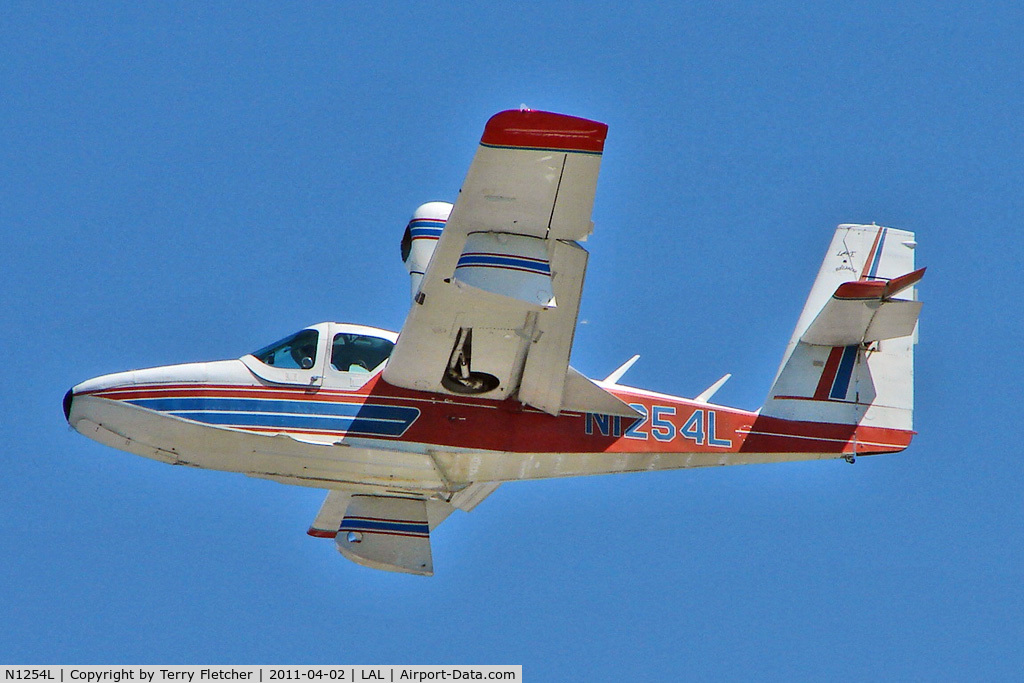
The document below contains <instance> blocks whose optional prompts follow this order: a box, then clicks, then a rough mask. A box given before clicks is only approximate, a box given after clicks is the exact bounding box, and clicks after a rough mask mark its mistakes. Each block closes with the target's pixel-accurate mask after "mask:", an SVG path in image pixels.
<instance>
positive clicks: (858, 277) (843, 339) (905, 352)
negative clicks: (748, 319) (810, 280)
mask: <svg viewBox="0 0 1024 683" xmlns="http://www.w3.org/2000/svg"><path fill="white" fill-rule="evenodd" d="M916 246H917V243H916V242H915V241H914V233H912V232H907V231H905V230H896V229H894V228H884V227H879V226H876V225H840V226H839V227H838V228H837V229H836V232H835V236H834V237H833V238H832V244H831V245H830V246H829V250H828V253H827V254H826V255H825V260H824V262H823V263H822V264H821V270H819V271H818V277H817V279H816V280H815V281H814V286H813V287H812V288H811V293H810V295H809V296H808V297H807V303H806V304H805V305H804V310H803V313H801V314H800V319H799V321H798V322H797V325H796V329H795V330H794V331H793V337H792V338H791V339H790V341H789V345H788V346H787V347H786V353H785V355H784V356H783V358H782V363H781V365H780V366H779V371H778V374H777V375H776V376H775V382H774V384H773V385H772V388H771V390H770V391H769V392H768V400H767V401H766V402H765V405H764V407H763V408H762V409H761V414H762V415H765V416H769V417H778V418H783V419H788V420H802V421H810V422H829V423H838V424H851V425H858V424H864V425H865V426H872V427H884V428H889V429H903V430H911V429H913V412H914V344H916V343H917V317H918V314H919V312H920V309H921V304H920V302H918V301H917V300H916V298H917V297H916V291H915V288H914V285H915V283H916V282H917V281H918V280H920V279H921V277H922V276H923V274H924V269H921V270H919V271H915V270H914V248H915V247H916Z"/></svg>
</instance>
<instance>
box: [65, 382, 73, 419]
mask: <svg viewBox="0 0 1024 683" xmlns="http://www.w3.org/2000/svg"><path fill="white" fill-rule="evenodd" d="M74 400H75V390H74V389H68V393H66V394H64V419H65V420H67V421H68V422H70V421H71V402H72V401H74Z"/></svg>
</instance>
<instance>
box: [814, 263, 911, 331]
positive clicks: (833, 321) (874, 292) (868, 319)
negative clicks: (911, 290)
mask: <svg viewBox="0 0 1024 683" xmlns="http://www.w3.org/2000/svg"><path fill="white" fill-rule="evenodd" d="M924 271H925V269H924V268H921V269H920V270H916V271H914V272H912V273H907V274H906V275H902V276H900V277H896V278H893V279H891V280H853V281H850V282H844V283H842V284H841V285H839V286H838V287H837V288H836V291H835V294H833V295H832V298H831V299H829V300H828V301H827V302H826V303H825V306H824V308H822V309H821V312H820V313H818V315H817V317H816V318H815V319H814V321H813V322H812V323H811V324H810V326H809V327H808V328H807V331H806V332H804V334H803V335H802V336H801V337H800V341H801V342H804V343H806V344H814V345H817V346H832V347H835V346H852V345H855V344H864V343H869V342H874V341H881V340H883V339H895V338H897V337H907V336H909V335H911V334H913V333H914V326H915V325H917V318H918V316H919V315H920V313H921V302H919V301H912V300H905V299H893V298H892V296H893V295H895V294H897V293H899V292H901V291H903V290H905V289H907V288H908V287H911V286H913V285H914V284H915V283H916V282H918V281H919V280H920V279H921V277H922V276H923V275H924Z"/></svg>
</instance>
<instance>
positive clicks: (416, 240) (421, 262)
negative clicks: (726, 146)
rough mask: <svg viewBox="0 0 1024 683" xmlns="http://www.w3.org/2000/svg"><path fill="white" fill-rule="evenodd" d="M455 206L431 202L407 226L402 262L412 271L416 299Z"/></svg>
mask: <svg viewBox="0 0 1024 683" xmlns="http://www.w3.org/2000/svg"><path fill="white" fill-rule="evenodd" d="M451 212H452V205H451V204H449V203H448V202H427V203H426V204H423V205H422V206H420V207H419V208H418V209H416V211H414V212H413V214H412V220H410V221H409V225H407V226H406V227H405V234H404V235H403V236H402V261H403V262H404V263H405V267H406V268H408V269H409V277H410V278H411V279H412V298H413V299H415V298H416V295H417V294H418V293H419V291H420V282H421V281H422V280H423V273H425V272H426V271H427V265H428V264H429V263H430V257H431V256H432V255H433V254H434V248H435V247H436V246H437V240H439V239H440V238H441V231H442V230H444V225H445V223H447V222H448V216H449V215H451Z"/></svg>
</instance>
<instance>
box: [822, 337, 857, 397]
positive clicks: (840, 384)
mask: <svg viewBox="0 0 1024 683" xmlns="http://www.w3.org/2000/svg"><path fill="white" fill-rule="evenodd" d="M858 350H859V347H858V346H857V345H856V344H855V345H853V346H847V347H846V348H845V349H843V357H842V358H841V359H840V360H839V369H838V370H836V378H835V380H834V381H833V382H832V390H831V391H830V392H829V394H828V397H829V398H831V399H836V400H839V401H842V400H844V399H845V398H846V392H847V391H849V389H850V379H851V378H852V377H853V366H854V363H855V362H856V361H857V351H858Z"/></svg>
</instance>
